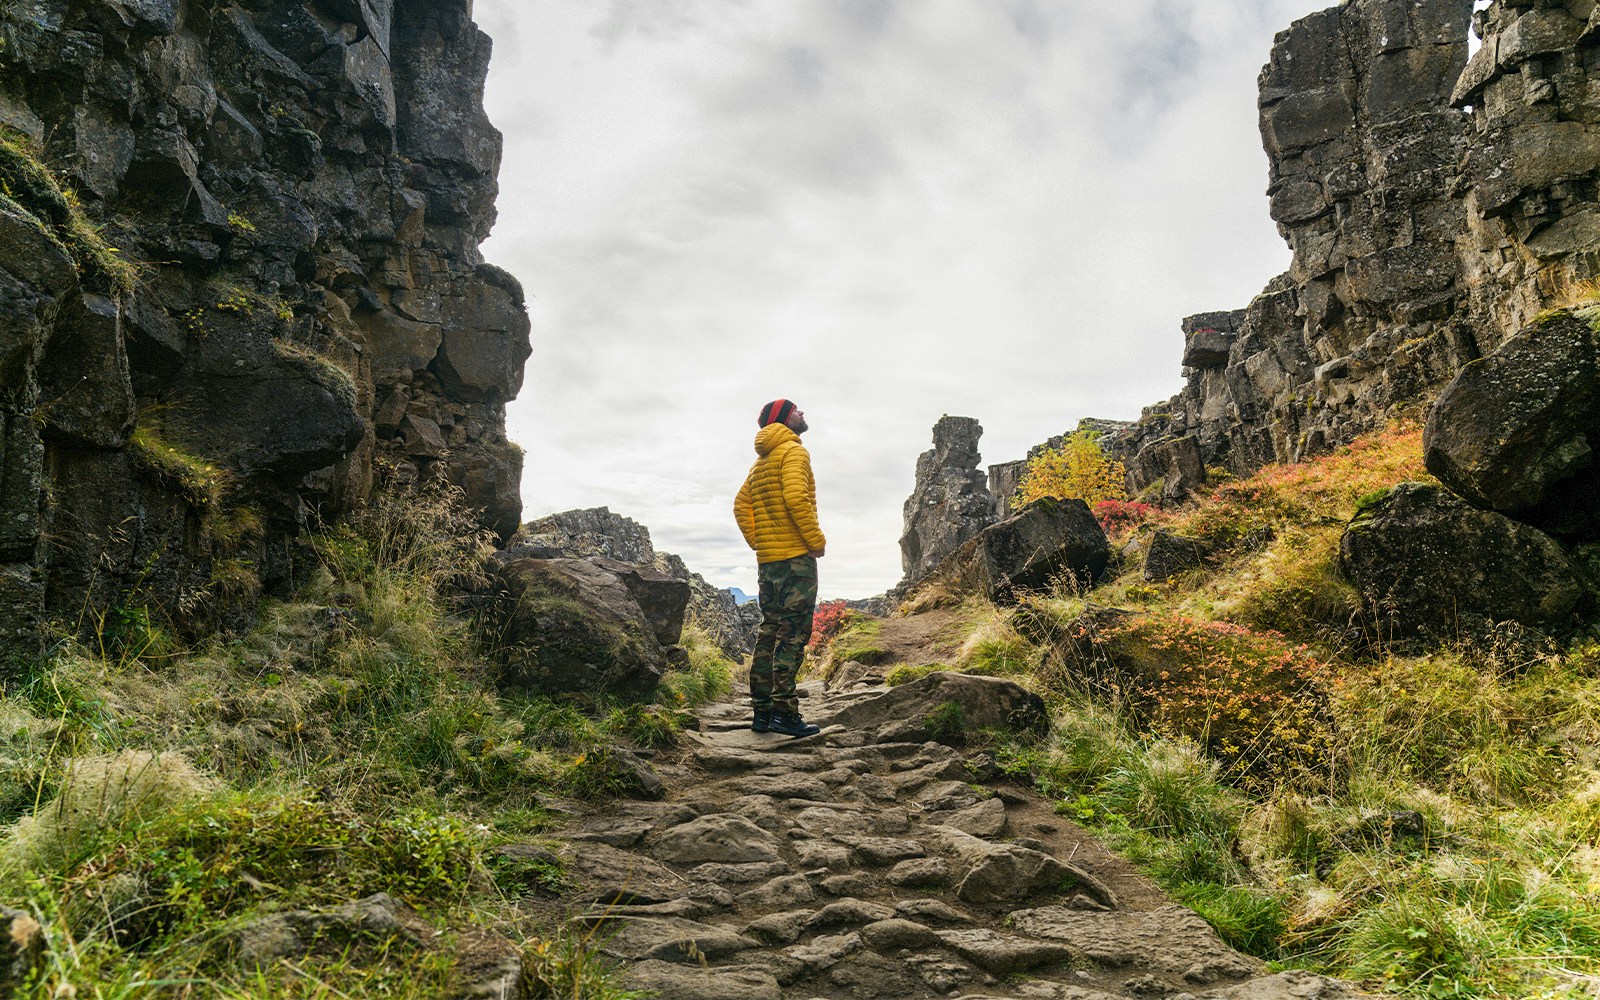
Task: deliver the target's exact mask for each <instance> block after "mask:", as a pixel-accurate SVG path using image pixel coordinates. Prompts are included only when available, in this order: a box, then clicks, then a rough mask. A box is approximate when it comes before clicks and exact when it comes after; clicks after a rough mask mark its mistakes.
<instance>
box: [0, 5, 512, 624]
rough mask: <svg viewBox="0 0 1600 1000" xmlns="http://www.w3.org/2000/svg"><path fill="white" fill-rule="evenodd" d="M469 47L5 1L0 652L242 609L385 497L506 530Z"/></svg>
mask: <svg viewBox="0 0 1600 1000" xmlns="http://www.w3.org/2000/svg"><path fill="white" fill-rule="evenodd" d="M489 50H490V43H489V39H488V38H487V37H486V36H484V35H483V34H482V33H481V32H480V31H478V29H477V28H476V26H474V25H473V23H472V21H471V4H470V0H426V2H424V0H312V2H305V3H282V2H266V0H246V2H242V3H237V4H212V3H202V2H198V0H21V2H16V3H9V4H6V5H4V6H3V8H0V127H3V129H4V133H3V137H0V138H3V141H4V157H3V160H4V164H3V169H4V173H5V175H6V176H5V181H6V184H5V186H4V190H5V191H6V192H7V196H6V197H4V198H0V281H3V282H4V285H5V291H4V294H3V296H0V301H3V303H4V306H3V308H4V309H5V311H6V320H7V322H6V323H5V324H4V325H3V329H0V367H3V369H4V372H3V378H0V386H3V389H0V510H3V511H4V515H5V517H4V521H3V523H0V633H3V634H0V644H3V645H4V646H6V647H7V648H11V649H24V648H26V647H27V646H29V645H31V644H32V643H33V641H34V638H35V637H36V636H37V634H38V632H39V630H40V627H41V625H40V623H41V622H42V621H43V620H44V619H46V618H48V617H51V616H55V617H62V618H66V619H68V620H74V621H80V622H81V621H85V620H104V617H105V614H106V611H107V609H117V613H118V614H121V615H124V616H126V615H127V614H138V615H145V616H152V617H154V616H161V617H165V618H167V619H170V620H171V622H173V623H174V624H177V625H180V626H182V627H185V628H188V629H190V630H195V631H199V630H204V629H206V628H209V627H212V626H214V625H216V624H218V623H220V622H223V621H225V620H226V619H227V618H228V617H229V616H230V615H247V614H248V609H249V608H250V607H251V606H253V602H254V598H255V596H256V594H257V593H258V592H259V591H260V590H261V589H262V588H272V587H275V586H277V585H279V584H281V583H283V582H284V581H286V580H287V579H288V578H289V576H290V575H291V573H292V570H293V563H294V558H295V556H294V547H293V545H292V544H291V540H292V539H293V538H294V537H295V536H296V535H297V534H299V533H300V532H302V531H303V530H304V529H305V528H306V527H308V526H310V525H312V524H314V523H317V522H325V521H328V520H330V519H332V518H336V517H337V516H338V515H339V514H340V513H341V512H343V511H345V510H347V509H349V508H350V507H351V506H352V505H355V504H359V503H360V502H361V501H362V500H363V499H364V498H365V497H367V496H368V495H369V494H370V492H371V491H372V490H373V489H374V484H375V482H379V481H382V482H385V483H394V484H402V485H403V484H406V483H410V482H416V481H421V480H427V479H430V478H433V477H438V476H448V477H449V479H450V480H451V481H453V482H454V483H456V484H457V485H459V486H460V487H461V488H462V489H463V490H464V492H465V494H466V497H467V500H468V502H469V503H470V504H472V505H473V506H475V507H477V508H479V509H481V511H482V519H483V522H484V524H486V525H487V526H489V527H492V528H494V529H495V530H497V531H498V532H500V533H501V534H502V535H503V536H505V535H509V534H510V533H511V532H512V531H514V530H515V528H516V526H517V523H518V521H519V519H520V513H521V503H520V499H519V494H518V480H519V477H520V471H521V456H520V452H519V451H518V449H517V448H516V447H515V446H514V445H512V444H510V443H509V442H508V441H507V440H506V437H505V430H504V406H505V403H506V401H507V400H509V399H511V398H512V397H514V396H515V395H516V393H517V391H518V388H519V387H520V384H521V379H522V365H523V362H524V361H525V360H526V358H527V356H528V353H529V348H528V321H527V318H526V314H525V310H524V308H523V299H522V291H521V289H520V287H519V286H518V284H517V282H516V281H515V280H514V279H513V278H511V277H510V276H509V275H507V274H506V273H504V272H503V271H500V270H498V269H496V268H494V267H492V266H489V265H487V264H485V263H484V262H483V261H482V259H481V257H480V255H479V252H478V246H479V244H480V243H481V241H482V240H483V239H484V237H485V236H486V235H487V234H488V232H489V229H490V227H491V226H492V225H493V222H494V199H495V194H496V172H497V170H498V167H499V162H500V149H501V143H500V135H499V133H498V132H497V131H496V130H495V129H494V128H493V127H492V126H491V125H490V123H489V122H488V120H487V119H486V117H485V116H484V114H483V111H482V87H483V80H484V75H485V72H486V70H487V63H488V58H489ZM96 239H98V240H99V241H100V242H99V243H96V242H95V240H96ZM85 611H88V612H89V614H87V615H86V614H84V612H85Z"/></svg>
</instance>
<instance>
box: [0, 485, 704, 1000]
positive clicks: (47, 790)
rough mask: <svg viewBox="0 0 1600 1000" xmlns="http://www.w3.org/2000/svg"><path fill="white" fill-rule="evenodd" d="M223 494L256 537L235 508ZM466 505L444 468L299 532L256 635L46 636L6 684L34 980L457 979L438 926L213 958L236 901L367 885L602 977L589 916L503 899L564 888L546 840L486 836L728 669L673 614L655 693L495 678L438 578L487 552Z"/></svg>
mask: <svg viewBox="0 0 1600 1000" xmlns="http://www.w3.org/2000/svg"><path fill="white" fill-rule="evenodd" d="M238 520H239V521H240V522H241V523H240V524H239V525H237V526H236V527H237V529H238V532H237V533H238V534H239V535H240V537H247V536H249V535H250V534H251V532H252V530H254V529H253V527H252V525H251V523H249V522H250V520H251V517H250V515H249V514H248V512H245V513H241V514H240V515H239V518H238ZM472 523H473V522H472V518H471V515H470V512H468V511H467V510H465V509H464V508H463V507H462V505H461V504H460V501H459V496H458V495H457V494H455V493H454V492H453V491H452V490H451V489H450V488H448V487H446V486H443V485H437V486H434V487H430V488H428V489H425V490H422V491H420V492H418V493H416V494H414V495H411V496H409V497H405V498H396V497H388V498H381V497H380V498H379V499H378V500H376V501H375V502H374V503H373V505H372V506H370V507H369V508H368V509H366V510H365V511H364V512H362V513H361V514H360V515H358V516H356V517H354V518H353V519H352V520H351V521H350V522H349V523H348V524H346V525H345V526H343V527H340V528H337V529H334V530H331V531H329V532H327V533H325V534H322V535H320V536H316V537H314V538H312V539H310V540H309V546H308V548H309V551H310V552H311V553H312V554H313V555H314V560H313V567H312V569H311V571H310V572H309V574H308V575H307V578H306V580H305V582H304V584H303V585H302V586H301V587H300V588H299V589H298V590H297V591H296V592H295V593H294V594H292V595H289V596H288V597H287V598H284V599H276V600H269V601H266V602H265V603H264V604H263V605H262V609H261V614H260V619H259V624H258V625H257V626H256V627H255V628H254V629H252V630H251V631H250V632H249V633H248V634H245V635H241V636H237V637H233V638H218V639H215V640H211V641H208V642H206V643H204V644H202V645H200V646H199V647H197V648H192V649H179V648H175V647H171V648H168V649H166V650H165V651H164V653H163V655H162V656H159V657H156V656H150V655H128V653H129V651H130V649H132V647H133V646H135V645H137V644H138V642H139V639H138V638H137V635H138V630H137V629H134V630H132V631H129V630H127V629H124V628H123V626H122V624H120V623H119V622H118V621H117V620H115V619H113V618H110V617H108V618H107V620H106V621H104V622H101V633H102V634H101V635H100V637H99V641H98V642H95V643H90V644H88V645H86V646H77V645H71V644H68V645H65V646H63V647H61V649H60V650H58V652H57V653H56V654H55V655H54V656H53V657H52V658H51V659H50V660H48V661H46V662H40V663H33V664H31V665H29V669H28V670H27V676H26V677H25V679H24V681H23V682H22V683H20V684H19V685H18V686H16V687H14V688H12V689H10V690H7V691H5V692H3V693H0V821H7V822H9V823H10V824H11V825H10V826H9V827H7V828H5V829H3V830H0V896H3V897H4V898H5V899H7V900H8V901H9V902H10V904H11V905H16V906H22V907H24V908H26V909H28V910H29V911H30V912H33V913H35V914H36V915H37V916H38V917H39V918H40V919H41V922H42V924H43V926H44V929H45V933H46V935H47V936H48V938H49V939H50V941H51V943H52V949H51V952H50V958H49V960H48V962H47V963H46V965H45V967H44V968H43V969H42V970H41V971H40V973H39V975H38V977H37V982H36V983H35V984H33V987H32V988H33V989H34V990H35V992H36V994H37V995H44V996H50V995H71V994H72V992H73V991H74V990H75V991H76V995H79V996H130V997H131V996H143V995H149V994H150V992H151V990H152V989H153V987H151V986H150V985H149V984H151V983H152V982H155V981H178V980H187V981H191V985H193V986H194V988H195V989H196V990H198V993H197V994H196V995H216V996H228V997H241V998H242V997H263V998H264V997H269V996H271V997H275V996H307V997H311V996H315V997H334V996H341V995H349V996H357V995H383V996H404V997H419V998H421V997H429V998H433V997H438V998H443V997H447V996H451V995H453V994H452V992H451V991H452V989H455V988H457V987H459V983H458V982H456V979H457V978H458V976H456V975H455V974H454V972H453V963H454V961H455V959H454V958H453V957H452V955H451V954H450V953H449V950H448V948H445V947H442V946H440V947H434V946H429V947H428V948H426V949H424V950H423V951H421V952H416V951H415V950H413V951H410V952H403V953H402V952H398V951H397V952H393V953H390V952H388V951H385V950H384V949H382V948H374V947H366V946H363V947H361V948H357V949H354V950H352V951H349V952H348V953H341V954H336V955H316V956H308V957H307V958H305V959H304V960H297V961H294V962H287V963H279V964H277V965H274V966H272V967H270V968H268V969H265V970H262V971H261V972H254V971H249V970H245V969H243V968H240V967H238V966H237V965H235V964H233V963H232V962H231V960H230V959H229V958H228V955H227V947H226V942H227V940H228V934H227V931H228V929H229V928H230V927H234V926H238V925H239V924H240V923H244V922H248V921H250V920H252V919H255V918H257V917H259V916H260V915H262V914H264V913H267V912H273V911H281V910H284V909H296V908H313V909H315V908H327V907H334V906H338V905H341V904H343V903H347V902H349V901H350V900H352V899H355V898H358V897H361V896H365V895H368V894H370V893H372V892H375V891H385V892H389V893H390V894H392V895H394V896H396V897H397V898H400V899H402V900H404V901H405V902H407V903H409V904H411V905H412V906H414V907H416V908H417V909H418V910H419V911H420V912H421V913H422V914H423V915H424V916H425V917H426V919H427V920H429V921H430V922H433V923H434V924H435V925H436V926H437V927H438V928H439V930H440V931H441V937H440V938H439V941H440V942H448V941H449V940H451V938H452V937H453V936H454V935H456V934H458V933H465V932H467V931H468V930H470V929H471V928H474V927H485V928H489V929H492V930H495V931H497V932H498V933H500V934H502V935H504V936H506V937H507V938H509V939H510V940H511V941H512V942H513V944H515V945H516V946H517V947H519V948H521V949H522V951H523V953H524V955H525V957H526V960H527V964H528V969H529V971H528V977H529V985H530V987H531V988H533V989H534V990H535V992H534V993H533V995H535V996H538V995H551V996H554V995H561V996H565V995H573V994H572V993H571V991H572V990H575V989H581V990H582V991H583V992H582V993H581V995H583V996H585V997H594V998H595V1000H621V998H622V997H623V996H624V993H623V992H622V991H621V990H620V989H619V988H618V987H616V986H615V984H614V979H615V975H614V972H613V971H612V970H611V969H610V968H609V967H608V966H607V965H605V964H604V963H602V962H600V961H599V960H598V958H596V956H595V955H594V954H593V948H592V942H590V941H588V940H587V939H585V938H581V937H579V938H574V937H571V936H570V935H567V934H565V933H564V932H561V931H559V930H558V929H553V928H540V927H538V926H534V925H529V924H528V923H527V918H526V916H525V914H521V913H519V912H517V911H516V910H515V909H513V901H514V899H515V898H516V897H517V896H518V895H519V894H526V892H527V891H530V890H531V891H534V892H551V891H557V890H559V889H560V888H561V887H562V886H563V885H564V883H563V881H562V873H561V872H560V870H559V865H554V866H552V865H549V864H547V863H546V864H538V863H535V864H533V866H532V867H529V866H526V865H524V866H523V867H522V869H521V870H520V871H512V870H510V869H508V868H507V867H506V865H505V864H504V863H503V862H496V861H495V858H496V855H495V854H494V851H493V848H494V847H495V846H496V845H498V844H501V843H507V842H518V841H526V840H528V839H529V838H532V837H545V836H549V835H550V834H552V833H554V832H558V831H559V827H560V823H561V821H560V818H559V814H557V813H555V812H553V811H551V810H548V809H546V808H545V805H544V800H543V797H545V796H552V795H554V796H557V797H559V796H577V797H587V798H593V797H604V796H605V795H608V794H612V793H614V792H615V791H616V790H617V789H618V788H620V787H622V786H623V782H624V779H626V778H627V775H628V774H629V771H628V770H627V769H626V768H624V767H623V766H622V765H624V764H626V763H627V762H628V761H629V760H630V759H631V749H632V748H635V747H638V748H644V747H657V748H658V747H663V746H668V745H670V744H672V743H673V742H675V741H676V740H677V739H678V737H679V734H680V733H681V731H682V728H683V726H684V723H685V721H686V720H687V718H688V716H687V712H688V710H689V709H691V708H693V707H694V706H695V705H698V704H700V703H703V702H704V701H706V700H708V699H710V698H713V697H716V696H717V695H718V694H720V693H722V692H724V691H726V690H727V687H728V685H729V683H730V680H729V678H730V675H731V669H732V668H731V665H730V664H729V663H728V662H727V661H726V660H725V659H724V658H722V657H721V655H720V653H717V652H715V649H714V646H712V645H711V644H710V643H709V641H708V640H706V639H705V638H704V634H703V632H702V631H696V630H691V631H690V633H689V634H688V635H687V636H686V638H685V643H686V645H687V647H688V650H689V654H690V656H689V659H690V664H689V666H688V667H687V668H686V669H683V670H677V671H672V672H669V674H668V676H667V677H666V679H665V680H664V682H663V684H662V686H661V688H660V689H659V690H658V691H657V692H656V693H655V694H654V696H653V697H650V698H647V699H643V700H640V701H636V702H596V701H593V700H589V701H581V700H573V701H566V702H556V701H550V700H516V699H508V698H504V697H502V696H500V695H499V694H497V693H496V691H495V686H494V683H493V677H492V676H490V674H489V669H490V668H489V667H488V666H487V665H486V660H485V658H484V657H483V656H482V655H480V653H479V652H478V650H477V647H476V646H475V644H474V637H475V635H476V633H475V631H474V628H473V627H472V623H471V622H469V621H468V620H467V619H466V617H465V614H464V612H463V611H462V610H459V609H458V608H457V607H456V605H455V603H454V601H453V599H452V596H451V595H452V593H453V589H452V588H454V587H455V586H457V585H459V584H460V583H462V582H463V581H466V582H471V581H472V580H473V579H474V578H475V577H478V576H479V575H480V573H481V571H480V570H479V569H478V567H481V558H482V555H483V553H484V552H485V551H486V542H487V540H486V538H485V537H484V536H483V535H482V533H481V532H480V531H478V530H476V529H475V528H473V527H472ZM138 606H139V605H138V601H137V595H136V594H130V597H129V602H128V605H127V608H128V609H134V608H137V607H138ZM125 610H126V609H125ZM128 614H129V616H131V618H132V619H134V620H135V624H137V618H138V616H137V614H134V613H132V612H131V611H129V612H128ZM119 629H121V630H122V633H123V634H114V633H115V632H116V630H119ZM134 652H140V651H137V650H135V651H134ZM141 984H143V985H141ZM540 984H542V985H540ZM174 988H177V987H174ZM537 990H544V991H545V992H544V993H542V994H541V993H539V992H537ZM562 990H566V991H568V992H560V991H562ZM552 991H554V992H552Z"/></svg>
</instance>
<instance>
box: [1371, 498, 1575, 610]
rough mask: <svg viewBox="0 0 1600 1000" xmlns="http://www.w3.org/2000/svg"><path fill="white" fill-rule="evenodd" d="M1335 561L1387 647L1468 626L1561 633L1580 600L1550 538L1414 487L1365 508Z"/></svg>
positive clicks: (1570, 569) (1566, 560)
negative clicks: (1510, 625) (1513, 625)
mask: <svg viewBox="0 0 1600 1000" xmlns="http://www.w3.org/2000/svg"><path fill="white" fill-rule="evenodd" d="M1339 557H1340V565H1341V567H1342V568H1343V570H1344V573H1345V575H1346V576H1348V577H1349V578H1350V580H1351V582H1353V583H1354V584H1355V585H1356V588H1357V589H1358V590H1360V591H1361V594H1362V597H1363V599H1364V600H1365V602H1366V605H1367V608H1368V610H1369V611H1370V612H1371V613H1372V614H1373V615H1374V616H1375V617H1376V621H1375V622H1374V623H1373V624H1374V625H1375V627H1376V629H1377V631H1378V633H1379V634H1380V635H1381V636H1382V638H1384V639H1386V640H1388V639H1411V638H1420V637H1425V636H1428V637H1433V638H1455V637H1458V636H1460V635H1461V634H1462V632H1463V623H1464V622H1468V621H1470V620H1473V619H1487V620H1489V621H1491V622H1505V621H1514V622H1517V623H1519V624H1521V625H1525V626H1529V627H1531V628H1536V629H1540V630H1543V631H1561V630H1563V629H1564V628H1565V627H1566V626H1567V625H1568V624H1569V623H1570V620H1571V616H1572V612H1573V610H1574V609H1575V608H1576V607H1577V606H1578V604H1579V602H1580V601H1581V600H1582V599H1583V597H1584V595H1585V588H1584V586H1583V584H1582V582H1581V580H1580V577H1579V575H1578V573H1577V571H1576V569H1575V567H1574V566H1573V564H1572V561H1571V560H1570V559H1569V558H1568V557H1567V554H1566V552H1565V551H1563V550H1562V548H1561V546H1560V545H1558V544H1556V542H1555V541H1554V540H1553V539H1552V538H1550V536H1548V535H1546V534H1544V533H1543V532H1542V531H1539V530H1538V529H1537V528H1533V527H1531V526H1529V525H1526V524H1522V523H1520V522H1517V521H1513V520H1511V519H1510V518H1508V517H1506V516H1505V515H1503V514H1497V513H1495V512H1493V511H1485V510H1479V509H1478V508H1476V507H1473V506H1472V505H1471V504H1468V503H1467V502H1466V501H1464V500H1462V499H1460V498H1458V497H1455V496H1452V495H1451V494H1450V493H1448V492H1447V491H1445V490H1442V489H1440V488H1438V487H1436V486H1429V485H1425V484H1422V483H1401V484H1400V485H1399V486H1396V487H1395V488H1394V489H1392V490H1390V491H1389V492H1388V493H1387V494H1386V495H1384V496H1382V497H1380V498H1378V499H1377V500H1374V501H1371V502H1369V503H1368V504H1367V505H1366V506H1364V507H1363V508H1362V509H1361V511H1360V512H1359V513H1357V515H1356V517H1355V519H1354V520H1352V521H1351V522H1350V525H1349V527H1347V528H1346V529H1345V534H1344V538H1343V540H1342V541H1341V542H1340V545H1339Z"/></svg>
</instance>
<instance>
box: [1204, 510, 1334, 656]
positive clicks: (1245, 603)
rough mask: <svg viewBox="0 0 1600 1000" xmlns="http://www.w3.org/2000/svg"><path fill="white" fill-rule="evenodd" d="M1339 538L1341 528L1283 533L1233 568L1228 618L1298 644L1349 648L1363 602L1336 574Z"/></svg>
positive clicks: (1327, 527) (1227, 611)
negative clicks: (1232, 585) (1291, 639)
mask: <svg viewBox="0 0 1600 1000" xmlns="http://www.w3.org/2000/svg"><path fill="white" fill-rule="evenodd" d="M1342 534H1343V528H1342V527H1339V526H1326V527H1317V528H1311V529H1308V530H1302V529H1290V530H1286V531H1283V532H1281V533H1280V534H1279V535H1278V536H1277V537H1276V538H1274V539H1273V540H1272V541H1271V542H1270V543H1269V544H1268V545H1267V546H1265V547H1264V548H1263V549H1262V550H1261V551H1260V552H1259V553H1256V554H1254V555H1253V556H1252V557H1251V558H1250V559H1249V560H1248V561H1246V562H1244V563H1242V564H1241V565H1239V566H1237V567H1236V569H1235V572H1234V574H1233V578H1234V581H1235V585H1234V587H1233V588H1232V593H1231V595H1227V596H1228V597H1229V598H1230V599H1229V600H1228V602H1227V603H1226V604H1225V606H1224V609H1225V611H1226V614H1227V617H1228V618H1230V619H1232V620H1234V621H1238V622H1242V623H1245V624H1248V625H1252V626H1255V627H1258V628H1263V629H1269V630H1271V631H1274V632H1280V633H1282V634H1284V635H1287V636H1289V637H1291V638H1293V639H1295V640H1296V641H1299V642H1306V643H1316V644H1319V645H1323V646H1341V645H1348V644H1349V643H1350V642H1351V641H1353V639H1354V635H1355V633H1354V625H1353V623H1354V622H1355V620H1356V616H1357V615H1358V613H1359V612H1360V610H1361V599H1360V595H1359V593H1358V592H1357V591H1356V589H1355V587H1354V586H1353V585H1352V584H1351V583H1350V582H1349V581H1348V580H1346V579H1344V577H1343V575H1342V574H1341V573H1340V571H1339V540H1340V537H1341V536H1342Z"/></svg>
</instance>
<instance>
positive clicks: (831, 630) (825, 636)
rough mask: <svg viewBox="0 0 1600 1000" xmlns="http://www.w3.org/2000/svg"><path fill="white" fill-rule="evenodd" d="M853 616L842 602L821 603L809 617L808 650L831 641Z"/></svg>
mask: <svg viewBox="0 0 1600 1000" xmlns="http://www.w3.org/2000/svg"><path fill="white" fill-rule="evenodd" d="M852 614H854V612H852V611H851V610H850V608H849V607H848V606H847V605H846V604H845V602H844V601H842V600H839V601H823V602H821V603H819V604H818V605H817V610H816V611H815V612H813V613H812V615H811V642H810V643H809V644H808V645H807V647H806V648H808V649H817V648H819V647H822V646H826V645H827V644H828V643H830V642H832V641H833V637H834V636H836V635H838V634H839V630H840V629H842V628H844V627H845V625H847V624H849V622H850V617H851V615H852Z"/></svg>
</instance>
